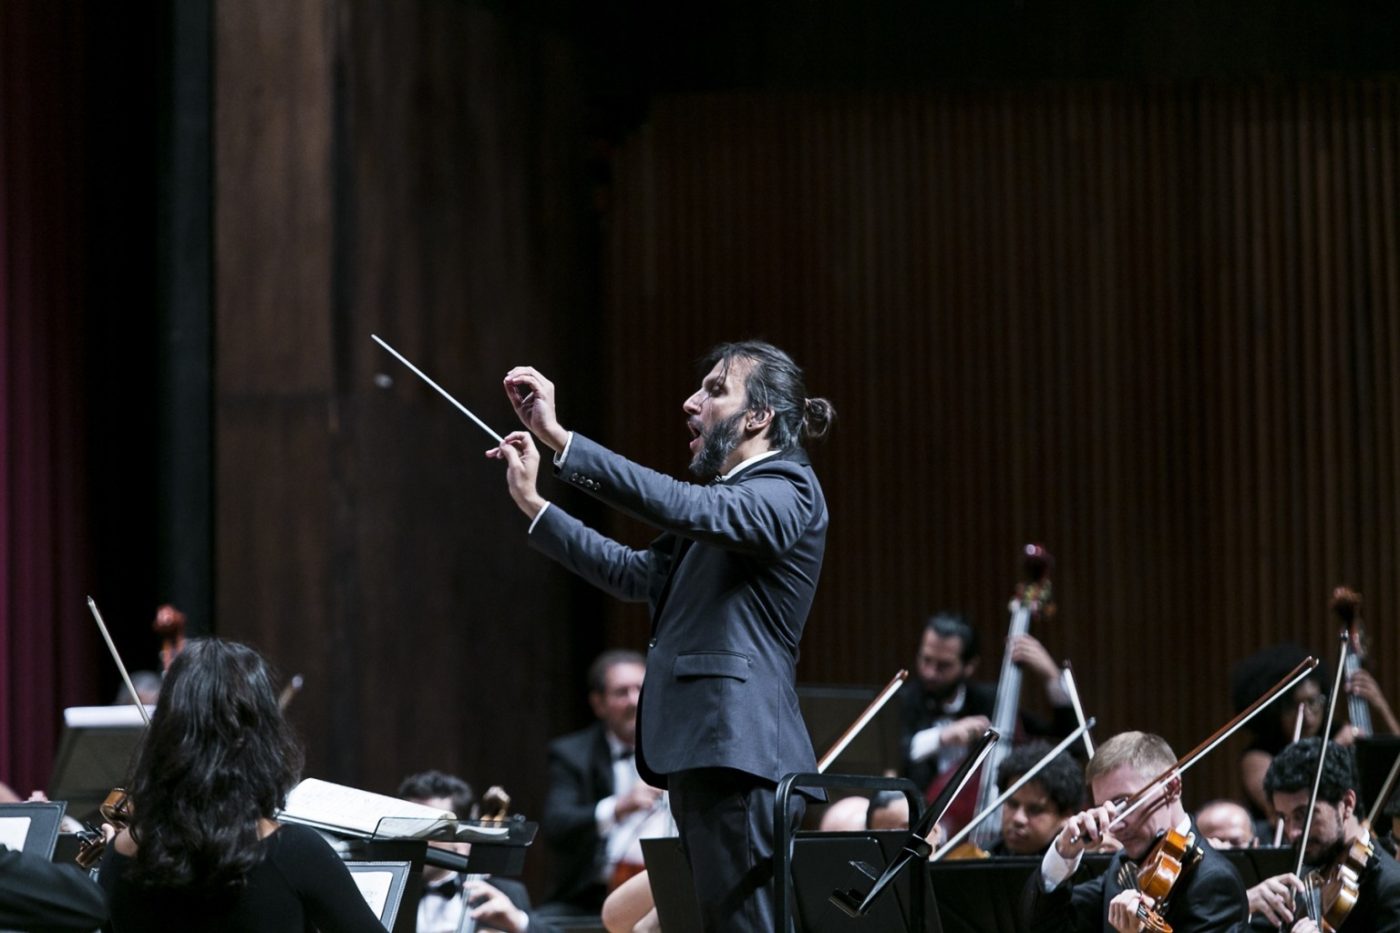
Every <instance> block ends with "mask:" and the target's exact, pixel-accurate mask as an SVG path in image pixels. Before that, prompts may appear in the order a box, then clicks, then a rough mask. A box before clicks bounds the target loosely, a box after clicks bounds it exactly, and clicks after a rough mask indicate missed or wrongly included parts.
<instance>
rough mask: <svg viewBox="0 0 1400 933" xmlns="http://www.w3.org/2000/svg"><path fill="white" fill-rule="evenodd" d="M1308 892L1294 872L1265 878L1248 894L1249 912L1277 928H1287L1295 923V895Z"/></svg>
mask: <svg viewBox="0 0 1400 933" xmlns="http://www.w3.org/2000/svg"><path fill="white" fill-rule="evenodd" d="M1306 890H1307V889H1306V888H1305V887H1304V885H1303V882H1301V881H1299V880H1298V876H1297V875H1295V874H1293V873H1292V872H1289V873H1287V874H1283V875H1274V876H1273V877H1272V878H1265V879H1264V880H1263V881H1261V882H1259V883H1258V884H1256V885H1255V886H1254V887H1252V888H1250V889H1249V890H1248V891H1247V892H1246V894H1247V896H1248V897H1249V912H1250V913H1251V914H1258V915H1259V916H1261V917H1264V918H1265V919H1267V920H1268V921H1269V922H1270V923H1271V924H1273V925H1274V926H1276V927H1282V926H1287V925H1288V924H1289V923H1292V922H1293V897H1294V895H1295V894H1304V893H1306Z"/></svg>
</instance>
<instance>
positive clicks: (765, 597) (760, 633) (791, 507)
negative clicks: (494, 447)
mask: <svg viewBox="0 0 1400 933" xmlns="http://www.w3.org/2000/svg"><path fill="white" fill-rule="evenodd" d="M558 473H559V476H560V477H561V478H562V479H563V480H564V481H565V482H568V483H569V484H571V485H573V486H577V487H578V488H580V489H583V490H585V491H587V492H588V493H589V494H591V495H593V496H596V497H597V498H599V499H601V500H602V501H604V502H606V503H608V504H609V505H611V506H613V507H614V508H617V509H619V510H620V511H622V512H625V513H627V514H628V515H631V516H633V517H634V518H637V519H640V520H641V521H643V522H645V523H647V524H649V525H651V526H652V527H654V528H658V529H660V530H661V531H662V532H663V533H662V535H661V536H660V537H659V538H657V539H656V540H655V541H653V542H652V543H651V546H650V547H648V548H646V549H645V550H636V549H633V548H629V547H626V546H624V545H622V544H619V543H618V542H616V541H613V540H612V539H610V538H607V537H605V536H604V535H601V534H599V533H598V532H596V531H593V530H592V529H590V528H588V527H586V526H585V525H583V524H582V523H581V522H579V521H578V520H577V519H575V518H573V517H572V516H570V515H569V514H567V513H566V512H565V511H564V510H563V509H561V508H559V507H558V506H557V505H551V506H550V507H549V508H548V509H546V510H545V512H544V514H543V515H541V516H540V518H539V521H538V523H537V524H536V525H535V528H534V530H533V532H532V533H531V535H530V539H531V544H532V545H533V546H534V547H536V548H538V549H539V550H540V551H542V552H543V553H545V554H547V555H549V556H550V557H552V558H553V559H555V560H557V561H558V562H559V563H561V564H563V565H564V566H565V567H568V568H569V569H570V570H572V571H574V572H575V573H577V574H579V575H580V576H582V577H583V578H584V579H586V580H589V581H591V582H592V583H593V584H594V585H596V586H598V587H600V588H602V589H603V590H605V591H607V592H609V593H611V594H613V595H614V596H616V597H618V598H619V599H624V600H631V601H638V602H640V601H646V602H647V603H648V604H649V607H650V610H651V619H652V640H651V643H650V648H651V651H650V654H649V656H648V659H647V677H646V684H645V686H644V687H643V688H642V697H641V703H640V708H639V712H638V728H637V767H638V770H639V771H640V772H641V774H642V777H643V778H645V779H646V781H647V782H648V783H650V784H653V785H655V786H658V787H664V786H665V778H664V775H666V774H670V773H673V772H676V771H682V770H687V769H691V768H709V767H722V768H734V769H737V770H739V771H744V772H747V773H749V774H753V775H757V776H759V777H762V778H766V779H768V780H771V781H774V782H777V781H779V780H781V779H782V778H783V776H784V775H786V774H788V773H790V772H794V771H804V772H805V771H814V770H816V759H815V756H814V755H813V754H812V743H811V740H810V739H809V738H808V736H807V728H806V726H805V725H804V724H803V721H802V716H801V713H800V712H799V711H798V706H797V692H796V689H795V687H794V684H795V681H796V666H797V648H798V642H799V641H800V640H801V638H802V629H803V626H804V625H805V624H806V621H807V612H808V610H809V609H810V608H811V605H812V597H813V595H814V593H815V592H816V587H817V578H818V576H820V574H821V565H822V555H823V553H824V552H825V550H826V529H827V522H828V517H827V511H826V499H825V498H824V497H823V496H822V490H821V486H820V484H819V483H818V482H817V478H816V474H815V473H814V472H813V471H812V466H811V463H810V462H809V461H808V460H807V457H806V454H804V453H803V452H802V451H801V450H800V449H796V450H791V451H785V452H782V453H779V454H777V455H775V456H772V457H769V458H767V459H765V460H761V461H759V462H758V463H755V464H752V465H751V466H749V467H747V468H746V469H744V470H743V471H742V472H740V473H739V474H738V475H737V476H734V477H731V478H730V479H729V480H728V481H726V482H724V483H712V484H710V485H708V486H700V485H696V484H693V483H685V482H680V481H678V480H675V479H672V478H671V477H669V476H665V475H663V474H661V473H656V472H654V471H652V470H648V469H646V468H645V467H641V466H638V465H637V464H635V463H632V462H631V461H629V460H627V459H625V458H623V457H620V456H618V455H617V454H615V453H612V452H611V451H609V450H606V449H605V448H603V447H601V446H599V445H598V444H596V443H594V442H592V441H590V440H589V439H588V438H586V437H584V436H582V435H580V434H575V435H574V436H573V441H572V443H571V445H570V447H569V452H568V457H567V460H566V461H565V463H564V464H563V465H562V466H561V467H560V468H559V470H558Z"/></svg>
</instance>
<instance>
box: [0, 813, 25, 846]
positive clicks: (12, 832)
mask: <svg viewBox="0 0 1400 933" xmlns="http://www.w3.org/2000/svg"><path fill="white" fill-rule="evenodd" d="M32 822H33V820H32V819H30V818H29V817H27V816H7V817H0V846H4V847H5V848H7V849H13V850H15V851H16V852H23V851H24V841H25V840H26V839H28V838H29V824H30V823H32Z"/></svg>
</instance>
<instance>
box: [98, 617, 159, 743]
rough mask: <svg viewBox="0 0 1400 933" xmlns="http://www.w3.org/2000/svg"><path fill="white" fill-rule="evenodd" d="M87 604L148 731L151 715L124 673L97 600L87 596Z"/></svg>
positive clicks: (127, 675)
mask: <svg viewBox="0 0 1400 933" xmlns="http://www.w3.org/2000/svg"><path fill="white" fill-rule="evenodd" d="M87 603H88V609H89V610H90V611H91V612H92V617H93V619H94V620H95V621H96V622H97V629H98V631H100V632H101V633H102V639H103V641H105V642H107V650H108V651H110V652H112V660H113V661H115V662H117V670H119V671H121V675H122V682H123V683H125V684H126V689H127V692H128V693H130V694H131V702H133V703H135V704H136V708H137V709H139V710H140V711H141V718H142V719H143V720H144V721H145V723H146V728H148V729H149V728H150V727H151V714H150V713H148V712H146V704H144V703H142V702H141V697H140V696H138V695H137V693H136V685H135V684H133V683H132V682H131V675H130V674H128V673H127V672H126V665H125V664H123V663H122V656H121V655H119V654H117V646H116V644H115V643H114V642H113V641H112V633H111V632H109V631H107V623H106V622H103V621H102V613H101V612H100V611H99V610H98V608H97V600H95V599H93V598H92V597H91V596H89V597H88V598H87Z"/></svg>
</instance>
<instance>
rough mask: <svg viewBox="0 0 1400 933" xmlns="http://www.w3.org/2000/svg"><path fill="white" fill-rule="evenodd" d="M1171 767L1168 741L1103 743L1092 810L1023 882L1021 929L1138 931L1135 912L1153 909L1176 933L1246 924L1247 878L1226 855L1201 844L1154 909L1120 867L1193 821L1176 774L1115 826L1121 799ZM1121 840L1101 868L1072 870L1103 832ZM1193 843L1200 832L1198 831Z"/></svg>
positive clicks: (1125, 736)
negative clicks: (1081, 878)
mask: <svg viewBox="0 0 1400 933" xmlns="http://www.w3.org/2000/svg"><path fill="white" fill-rule="evenodd" d="M1176 763H1177V759H1176V755H1175V754H1174V753H1173V752H1172V749H1171V746H1169V745H1168V744H1167V742H1166V740H1165V739H1162V738H1161V737H1159V736H1155V735H1148V734H1146V733H1142V732H1125V733H1122V734H1120V735H1116V736H1114V737H1113V738H1111V739H1109V740H1108V741H1107V742H1104V743H1103V744H1102V745H1100V746H1099V747H1098V749H1097V750H1096V751H1095V753H1094V757H1093V758H1092V759H1090V761H1089V766H1088V768H1087V770H1086V774H1085V776H1086V778H1087V780H1088V784H1089V790H1090V794H1091V797H1092V799H1093V801H1094V806H1093V807H1091V808H1090V809H1088V810H1085V811H1083V812H1081V813H1076V814H1075V815H1074V816H1072V817H1070V818H1069V819H1068V820H1066V821H1065V825H1064V828H1062V829H1061V830H1060V833H1059V835H1057V836H1056V837H1055V842H1054V844H1053V845H1051V846H1050V848H1049V849H1048V850H1047V851H1046V853H1045V857H1044V858H1043V859H1042V860H1041V864H1040V868H1039V869H1038V870H1037V871H1036V872H1035V874H1033V875H1032V876H1031V878H1030V879H1029V881H1028V882H1027V884H1026V888H1025V892H1024V896H1023V900H1022V914H1023V925H1024V926H1025V927H1026V928H1028V929H1030V930H1031V931H1033V933H1050V931H1056V933H1058V931H1069V930H1073V931H1084V933H1088V931H1091V930H1095V931H1096V930H1110V929H1111V930H1119V931H1130V933H1136V931H1139V930H1142V929H1144V925H1143V922H1142V920H1141V919H1140V912H1139V911H1140V908H1145V907H1148V906H1152V907H1155V909H1157V910H1160V912H1161V913H1160V916H1161V919H1163V920H1165V922H1166V923H1167V924H1169V925H1170V926H1171V928H1172V929H1173V931H1174V933H1202V931H1216V930H1218V931H1227V930H1235V929H1236V928H1238V927H1239V926H1240V925H1242V924H1243V923H1244V922H1245V918H1246V914H1247V911H1246V906H1245V891H1244V882H1242V881H1241V880H1240V876H1239V873H1238V872H1237V871H1235V868H1234V866H1232V865H1231V864H1230V863H1229V861H1227V860H1226V859H1225V857H1224V856H1223V855H1221V854H1220V853H1218V852H1216V851H1215V850H1214V849H1213V848H1211V847H1210V846H1209V845H1205V844H1203V842H1202V843H1198V844H1197V845H1195V846H1194V847H1193V848H1192V857H1191V858H1188V859H1186V860H1183V867H1182V869H1181V872H1180V875H1179V876H1178V880H1177V881H1176V883H1175V885H1174V886H1173V887H1172V889H1171V891H1170V894H1169V895H1167V896H1166V897H1164V898H1162V901H1163V902H1164V903H1162V902H1159V903H1156V904H1155V905H1146V904H1144V903H1143V895H1142V894H1140V893H1139V892H1138V891H1137V890H1136V887H1135V885H1134V884H1133V883H1130V882H1132V880H1133V878H1134V876H1135V875H1136V871H1135V870H1129V871H1124V870H1123V869H1124V865H1125V861H1126V860H1131V861H1132V862H1133V863H1142V862H1143V860H1144V859H1146V858H1148V857H1149V856H1150V855H1151V854H1152V850H1153V847H1154V845H1155V844H1156V843H1157V841H1158V839H1159V838H1160V837H1161V836H1163V835H1164V834H1165V833H1167V831H1169V830H1173V829H1183V828H1184V829H1186V830H1187V832H1188V833H1195V828H1194V826H1193V825H1192V824H1191V823H1190V821H1189V819H1188V818H1187V816H1186V811H1185V810H1184V809H1183V808H1182V805H1181V779H1180V778H1176V779H1174V780H1172V781H1171V782H1169V783H1166V784H1164V785H1161V786H1160V787H1159V788H1158V789H1157V790H1154V791H1151V792H1149V793H1148V794H1146V795H1144V796H1146V798H1147V799H1146V802H1145V803H1143V804H1142V805H1141V806H1139V807H1138V808H1137V809H1136V810H1134V811H1132V812H1131V813H1130V814H1128V815H1127V817H1126V818H1125V819H1124V820H1123V822H1122V823H1120V824H1118V825H1116V826H1115V825H1114V821H1115V818H1116V817H1117V816H1118V814H1119V812H1120V811H1121V810H1122V809H1123V808H1124V804H1125V801H1127V800H1129V798H1132V797H1134V795H1137V794H1138V793H1139V792H1140V791H1142V790H1143V789H1144V788H1146V787H1148V785H1149V784H1151V783H1152V781H1153V779H1154V778H1156V777H1157V776H1158V775H1160V774H1162V773H1163V772H1165V771H1166V770H1167V769H1169V768H1172V767H1173V766H1174V765H1175V764H1176ZM1110 827H1112V835H1113V837H1114V838H1116V839H1117V841H1118V842H1120V843H1121V844H1122V849H1121V850H1120V851H1119V852H1118V853H1117V854H1115V855H1114V857H1113V859H1112V861H1111V862H1110V863H1109V866H1108V870H1107V871H1106V872H1104V873H1103V874H1102V875H1100V876H1098V877H1097V878H1094V879H1093V880H1091V881H1088V882H1085V883H1083V884H1075V883H1074V882H1073V875H1074V873H1075V871H1076V870H1077V869H1078V868H1079V862H1080V858H1081V856H1082V855H1083V853H1084V852H1085V851H1087V850H1089V849H1091V848H1092V847H1094V846H1096V845H1098V844H1099V842H1100V841H1101V840H1102V839H1103V838H1104V837H1105V836H1106V835H1107V834H1108V833H1109V832H1110ZM1195 836H1196V839H1197V840H1199V839H1200V834H1199V833H1195Z"/></svg>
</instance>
